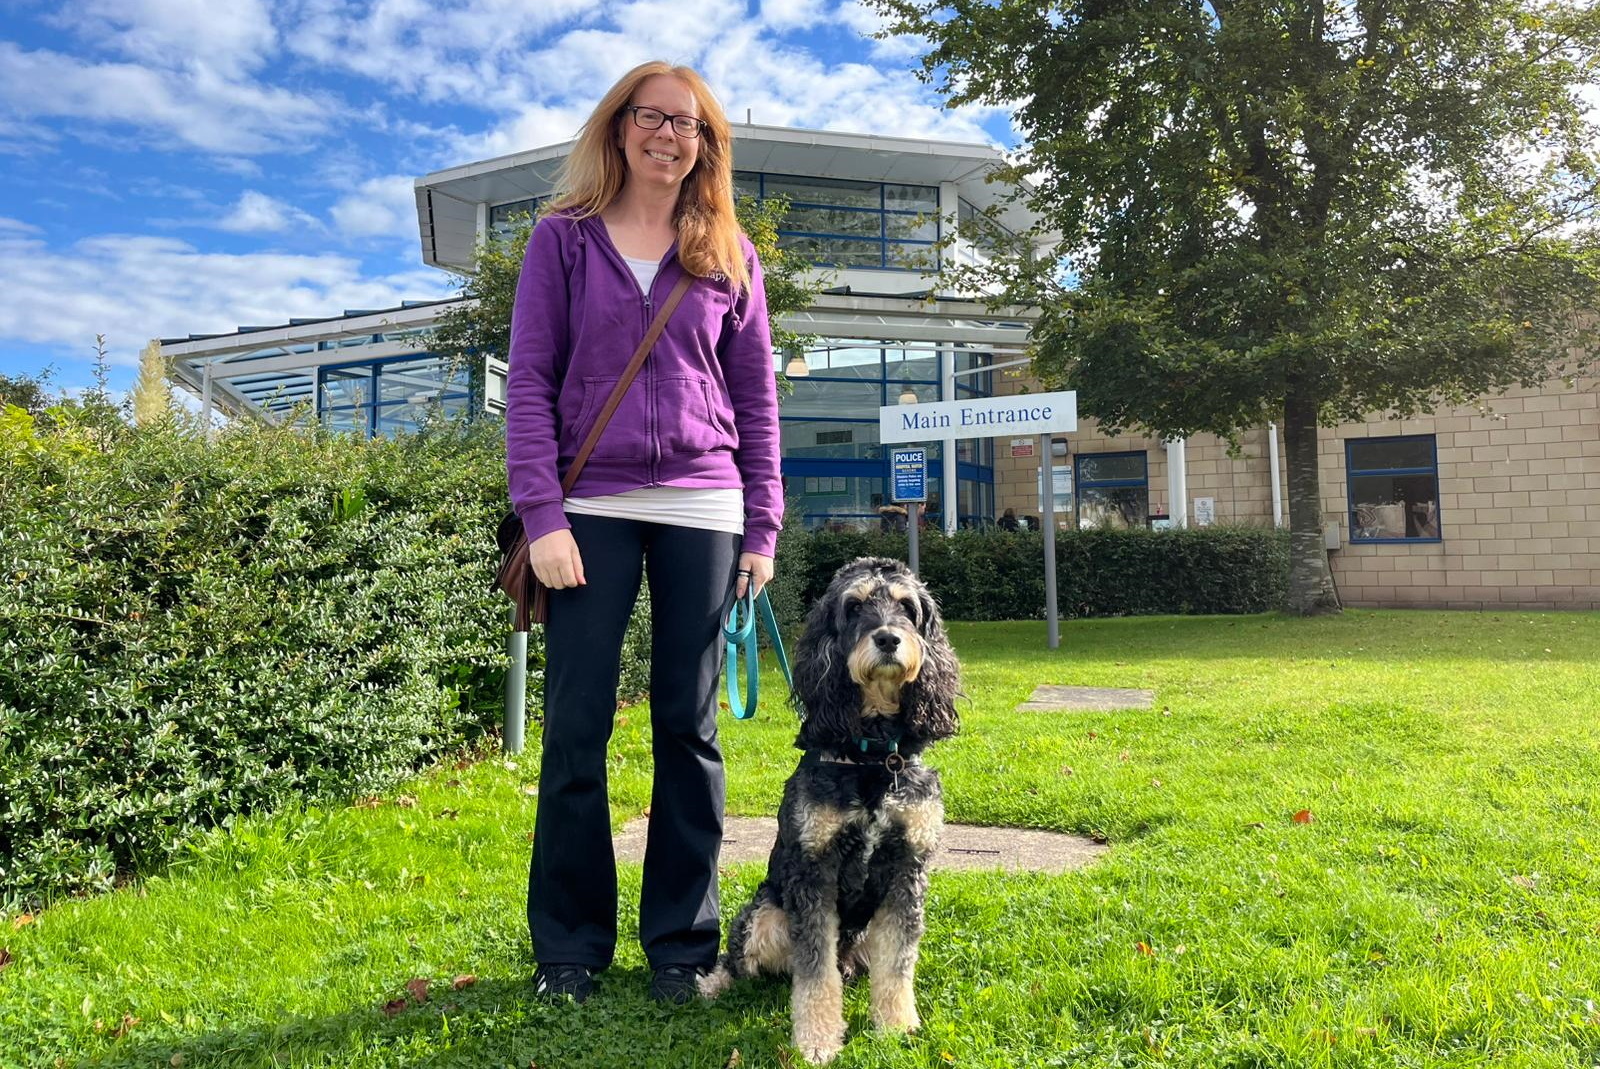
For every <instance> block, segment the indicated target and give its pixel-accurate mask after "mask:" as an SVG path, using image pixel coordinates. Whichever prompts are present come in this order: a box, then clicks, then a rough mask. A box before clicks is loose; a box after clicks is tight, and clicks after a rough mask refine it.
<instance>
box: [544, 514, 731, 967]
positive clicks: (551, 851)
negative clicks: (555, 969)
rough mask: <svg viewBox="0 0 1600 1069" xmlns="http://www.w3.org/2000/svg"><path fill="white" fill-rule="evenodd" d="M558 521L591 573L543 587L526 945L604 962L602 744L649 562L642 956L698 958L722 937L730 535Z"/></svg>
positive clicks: (609, 929) (551, 955) (706, 956)
mask: <svg viewBox="0 0 1600 1069" xmlns="http://www.w3.org/2000/svg"><path fill="white" fill-rule="evenodd" d="M569 519H570V520H571V522H572V535H573V538H574V539H575V540H576V541H577V543H578V552H579V553H580V554H581V555H582V558H583V567H584V573H585V578H586V580H587V583H586V585H584V586H581V587H575V588H572V589H568V590H556V591H552V592H551V595H552V596H551V599H550V621H549V624H548V625H547V626H546V628H545V701H544V751H543V755H542V757H541V759H540V764H539V805H538V818H537V819H538V823H537V825H536V827H535V829H534V840H533V863H532V865H531V866H530V867H529V870H528V928H529V931H530V932H531V934H532V936H533V950H534V957H535V958H536V959H537V960H538V961H540V962H542V963H546V964H555V963H574V964H579V965H587V966H589V967H591V968H593V969H603V968H605V967H606V966H608V965H610V964H611V959H612V955H613V954H614V952H615V950H616V944H617V865H616V857H615V855H614V854H613V853H612V849H611V810H610V805H609V802H608V800H607V796H606V745H607V743H608V742H609V740H610V738H611V730H612V721H613V718H614V717H615V714H616V707H617V677H618V674H619V672H620V667H621V653H622V638H623V634H624V632H625V631H626V629H627V624H628V617H629V614H630V613H631V612H632V610H633V605H634V601H635V599H636V597H637V596H638V591H639V580H640V576H641V574H646V575H648V578H649V583H650V601H651V613H652V634H651V645H650V727H651V735H652V749H653V752H654V758H655V780H654V782H653V784H652V787H651V797H650V831H649V838H648V841H647V845H646V847H645V858H644V887H643V890H642V892H641V897H640V902H639V942H640V943H641V944H642V945H643V946H644V952H645V957H646V959H647V960H648V961H649V963H650V965H651V967H652V968H658V967H660V966H662V965H693V966H696V967H700V968H709V967H710V966H711V965H712V964H713V962H714V961H715V959H716V955H717V948H718V944H719V942H720V939H721V933H720V925H719V916H718V909H717V855H718V852H719V851H720V849H721V846H722V807H723V794H724V787H725V783H724V777H723V769H722V751H721V749H720V748H719V747H718V745H717V684H718V677H719V673H720V672H721V668H722V648H723V643H722V642H721V631H720V628H721V619H720V617H721V612H722V606H723V601H724V599H725V598H726V596H727V592H728V588H729V586H730V584H731V583H732V581H733V573H734V569H735V568H736V567H737V562H738V558H739V545H740V541H741V539H740V536H738V535H736V534H728V533H724V532H720V531H705V530H700V529H697V528H692V527H676V526H672V525H668V524H656V523H643V522H639V521H636V520H621V519H614V518H611V517H607V516H584V515H581V514H573V515H571V516H570V517H569Z"/></svg>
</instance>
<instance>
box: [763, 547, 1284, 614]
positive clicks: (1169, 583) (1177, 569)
mask: <svg viewBox="0 0 1600 1069" xmlns="http://www.w3.org/2000/svg"><path fill="white" fill-rule="evenodd" d="M1043 543H1044V536H1043V534H1041V533H1039V532H1024V531H1018V532H1006V531H958V532H957V533H956V534H954V535H950V536H948V537H947V536H945V535H943V534H941V533H939V532H938V531H932V530H929V531H924V532H923V534H922V537H921V546H920V547H919V557H920V564H921V568H922V578H923V580H924V581H925V582H926V583H927V584H928V586H929V588H930V589H931V590H932V591H933V593H934V596H935V597H937V598H938V599H939V604H940V607H941V608H942V609H943V611H944V614H945V616H946V617H948V618H950V619H954V620H1028V619H1038V618H1041V617H1043V616H1044V611H1045V590H1044V544H1043ZM780 546H781V547H782V548H781V550H780V554H779V561H778V577H779V579H781V580H783V583H784V586H783V588H782V606H783V607H782V609H780V610H779V613H780V620H782V621H784V623H785V627H786V629H787V628H788V627H789V626H793V625H795V624H797V623H798V621H799V620H800V619H801V618H802V617H803V613H804V607H805V606H808V605H810V604H811V602H812V601H813V600H815V599H816V598H817V597H819V596H821V594H822V592H823V591H824V590H826V589H827V585H828V580H829V578H830V577H832V575H833V573H834V571H836V570H837V569H838V568H839V566H840V565H842V564H844V563H845V562H846V561H849V560H852V559H854V558H855V557H858V556H865V555H871V556H884V557H898V558H899V559H901V560H906V559H907V558H908V554H909V549H908V546H907V538H906V536H905V535H904V534H866V533H857V532H818V533H816V534H811V535H806V534H803V533H800V532H798V531H795V532H791V531H788V530H787V529H786V530H785V534H784V538H783V540H782V541H781V542H780ZM775 583H776V580H775ZM1287 587H1288V536H1287V534H1286V533H1284V532H1281V531H1273V530H1270V529H1266V528H1255V527H1206V528H1193V529H1189V530H1182V531H1143V530H1132V531H1109V530H1107V531H1101V530H1087V531H1060V532H1058V533H1057V535H1056V590H1057V594H1056V596H1057V603H1058V608H1059V611H1060V613H1061V615H1062V616H1064V617H1077V616H1142V615H1153V614H1159V613H1182V614H1195V615H1202V614H1210V613H1250V612H1265V611H1267V610H1270V609H1276V608H1279V607H1280V606H1281V605H1282V604H1283V598H1284V593H1285V591H1286V590H1287ZM778 606H779V601H778V599H777V598H776V597H775V599H774V608H775V609H778Z"/></svg>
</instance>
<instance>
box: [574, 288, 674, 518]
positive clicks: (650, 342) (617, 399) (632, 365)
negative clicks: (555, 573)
mask: <svg viewBox="0 0 1600 1069" xmlns="http://www.w3.org/2000/svg"><path fill="white" fill-rule="evenodd" d="M693 281H694V276H693V275H691V274H689V272H687V271H685V272H684V273H683V275H682V276H681V277H680V278H679V279H678V284H677V285H676V286H673V287H672V292H671V293H670V294H668V295H667V301H666V303H665V304H663V305H662V306H661V310H660V311H658V312H656V317H655V318H654V319H652V320H651V321H650V329H649V330H647V331H645V332H644V340H643V341H641V342H640V343H639V348H637V349H635V350H634V351H633V359H631V360H629V361H628V366H627V367H626V368H624V369H623V372H622V378H620V379H618V380H617V385H616V387H615V388H614V389H613V390H612V391H611V396H610V397H608V398H606V403H605V406H604V407H603V408H601V409H600V415H599V418H597V419H596V420H595V421H594V426H593V427H590V428H589V436H588V437H587V438H585V439H584V440H583V446H582V448H580V449H579V450H578V455H577V456H576V457H574V458H573V459H572V467H570V468H568V469H567V475H566V478H564V479H562V480H561V495H562V496H563V497H565V496H566V495H567V494H568V493H570V492H571V490H572V488H573V486H574V485H576V484H577V482H578V475H579V473H580V472H582V471H583V465H584V464H585V463H586V462H587V461H588V459H589V454H590V453H592V452H594V447H595V444H596V443H597V442H599V441H600V435H601V433H602V432H603V431H604V430H605V429H606V424H607V423H610V422H611V414H612V413H613V412H615V411H616V410H617V406H618V405H620V404H622V395H623V394H625V393H627V392H628V387H629V386H631V385H633V380H634V379H635V378H636V377H637V376H638V374H639V369H640V368H641V367H643V366H644V358H645V357H647V356H649V355H650V350H651V349H653V348H655V344H656V339H657V338H659V337H661V332H662V331H663V330H665V329H666V326H667V320H668V319H670V318H672V311H673V309H675V308H677V307H678V302H679V301H681V300H683V295H684V293H685V292H686V291H687V290H688V289H689V285H690V283H692V282H693Z"/></svg>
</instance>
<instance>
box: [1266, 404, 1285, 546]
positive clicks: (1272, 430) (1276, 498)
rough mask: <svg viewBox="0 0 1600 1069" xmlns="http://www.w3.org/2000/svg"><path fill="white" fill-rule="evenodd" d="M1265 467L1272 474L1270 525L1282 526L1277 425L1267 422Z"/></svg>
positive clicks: (1281, 492)
mask: <svg viewBox="0 0 1600 1069" xmlns="http://www.w3.org/2000/svg"><path fill="white" fill-rule="evenodd" d="M1267 469H1268V471H1270V472H1271V475H1272V526H1274V527H1282V526H1283V483H1282V482H1281V481H1280V480H1279V474H1278V425H1277V424H1276V423H1268V424H1267Z"/></svg>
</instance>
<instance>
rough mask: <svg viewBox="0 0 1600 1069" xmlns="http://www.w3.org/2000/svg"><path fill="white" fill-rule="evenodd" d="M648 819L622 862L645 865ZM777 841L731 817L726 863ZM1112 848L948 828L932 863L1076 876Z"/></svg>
mask: <svg viewBox="0 0 1600 1069" xmlns="http://www.w3.org/2000/svg"><path fill="white" fill-rule="evenodd" d="M649 826H650V821H649V818H647V817H637V818H635V819H633V820H630V821H628V823H627V824H625V825H623V827H622V830H621V831H619V832H618V833H617V834H616V836H615V837H614V838H613V839H612V846H613V847H614V848H615V850H616V854H617V860H618V861H631V862H634V863H636V864H638V863H642V862H643V861H644V842H645V832H646V830H647V829H648V828H649ZM777 838H778V822H777V821H776V820H775V819H773V818H772V817H729V818H728V819H727V820H726V821H725V822H724V823H723V830H722V863H723V864H725V865H735V864H741V863H744V862H752V861H754V862H765V861H766V860H767V855H768V854H770V853H772V844H773V843H774V842H775V841H777ZM1108 849H1110V847H1108V846H1106V845H1105V844H1104V843H1097V842H1095V841H1094V840H1093V839H1089V838H1086V837H1084V836H1082V835H1067V834H1064V833H1062V832H1055V831H1037V830H1034V829H1031V828H985V827H979V826H977V825H973V824H946V825H945V826H944V835H943V837H942V838H941V839H940V841H939V852H938V853H937V854H935V855H934V857H933V867H934V868H936V869H1003V870H1005V871H1007V872H1055V873H1060V872H1072V871H1075V870H1077V869H1081V868H1084V867H1085V866H1087V865H1089V864H1091V863H1092V862H1094V861H1095V860H1096V859H1097V858H1099V857H1100V856H1101V855H1102V854H1104V853H1105V852H1106V851H1107V850H1108Z"/></svg>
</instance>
